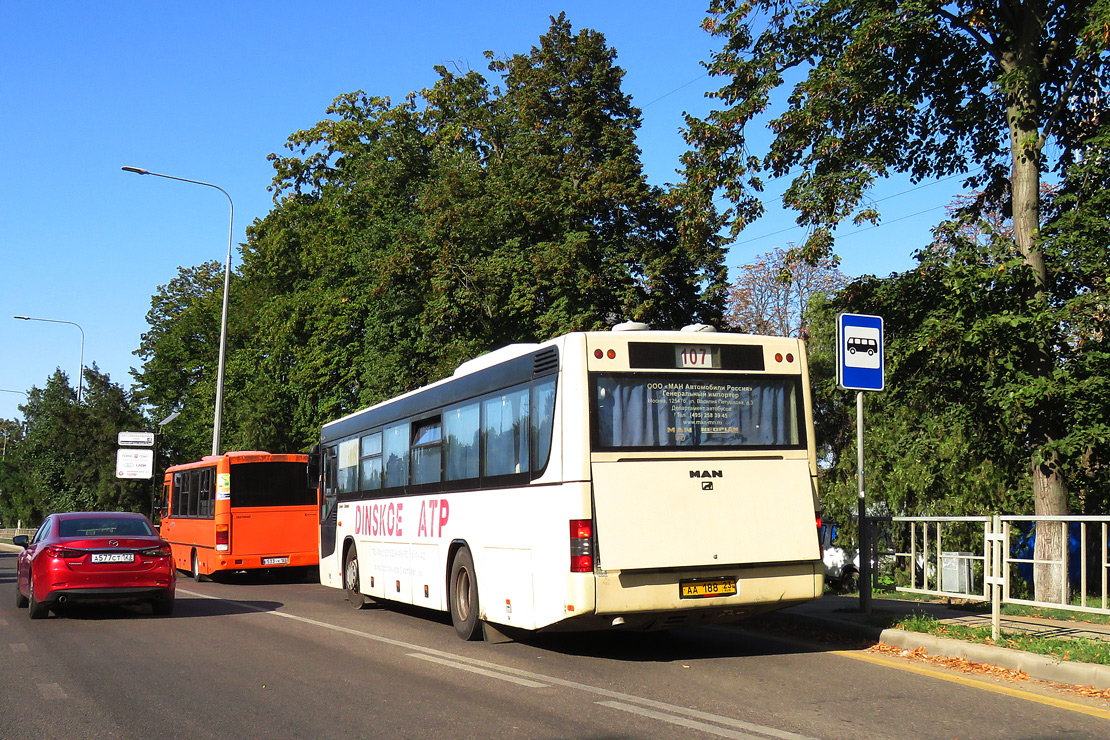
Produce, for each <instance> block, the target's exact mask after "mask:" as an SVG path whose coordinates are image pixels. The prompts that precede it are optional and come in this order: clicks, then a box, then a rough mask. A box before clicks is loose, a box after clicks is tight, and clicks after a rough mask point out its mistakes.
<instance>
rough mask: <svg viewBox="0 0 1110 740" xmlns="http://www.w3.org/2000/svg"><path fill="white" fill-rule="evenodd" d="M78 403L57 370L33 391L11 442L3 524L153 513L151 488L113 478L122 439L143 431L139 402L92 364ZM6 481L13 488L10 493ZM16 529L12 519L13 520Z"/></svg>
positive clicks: (2, 500) (2, 498) (0, 505)
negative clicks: (66, 514) (59, 516)
mask: <svg viewBox="0 0 1110 740" xmlns="http://www.w3.org/2000/svg"><path fill="white" fill-rule="evenodd" d="M84 381H85V390H84V393H83V394H82V399H81V402H80V403H78V402H77V391H76V389H75V388H72V387H71V386H70V385H69V382H68V379H67V378H66V376H65V374H64V373H62V372H61V371H60V370H59V371H57V372H55V373H54V374H53V375H52V376H51V377H50V378H48V379H47V382H46V385H45V387H43V388H32V389H31V392H30V393H29V394H28V398H27V403H26V404H25V405H23V406H21V407H20V409H21V410H22V411H23V415H24V424H23V425H22V431H21V433H20V435H19V436H18V439H17V442H16V444H14V445H12V444H11V443H10V442H9V446H8V448H7V454H6V455H5V466H4V469H5V470H8V466H9V465H14V466H17V468H18V471H19V472H18V475H16V476H11V477H9V476H5V477H4V487H3V488H2V489H0V493H2V495H0V508H2V509H3V511H4V518H5V521H9V520H20V521H22V522H23V523H24V525H27V524H30V523H37V522H38V521H40V520H41V519H42V517H44V516H45V515H47V514H52V513H54V512H58V511H95V510H109V511H114V510H122V511H148V510H149V506H150V494H151V488H150V485H151V484H150V482H149V481H136V480H124V479H120V478H117V477H116V449H117V435H118V434H119V432H121V431H134V430H141V429H144V428H145V424H146V422H145V420H144V419H143V416H142V414H141V412H140V409H139V406H138V404H137V402H136V401H135V400H134V399H133V398H132V397H131V396H130V395H129V394H128V393H127V392H126V391H125V390H124V389H123V388H122V387H121V386H119V385H118V384H116V383H113V382H111V379H110V378H109V377H108V375H106V374H104V373H101V372H100V371H99V370H98V369H97V368H96V365H95V364H94V365H93V366H92V367H88V368H85V374H84ZM9 482H11V483H14V484H15V485H13V486H12V487H10V488H9V486H8V484H9ZM12 523H14V521H12Z"/></svg>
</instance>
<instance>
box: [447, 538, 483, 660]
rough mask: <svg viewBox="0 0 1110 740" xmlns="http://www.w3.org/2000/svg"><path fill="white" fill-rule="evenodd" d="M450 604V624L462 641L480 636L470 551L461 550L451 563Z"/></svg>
mask: <svg viewBox="0 0 1110 740" xmlns="http://www.w3.org/2000/svg"><path fill="white" fill-rule="evenodd" d="M448 599H449V601H450V604H451V624H453V625H454V626H455V632H456V633H457V634H458V635H459V637H461V638H462V639H464V640H477V639H479V638H481V636H482V620H480V619H479V618H478V613H479V609H478V579H477V577H476V576H475V575H474V558H473V556H471V554H470V550H469V549H468V548H466V547H463V548H461V549H460V550H459V551H458V552H457V553H456V554H455V559H454V560H453V561H452V562H451V580H450V584H449V588H448Z"/></svg>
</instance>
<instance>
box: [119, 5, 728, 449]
mask: <svg viewBox="0 0 1110 740" xmlns="http://www.w3.org/2000/svg"><path fill="white" fill-rule="evenodd" d="M487 57H488V62H489V72H490V74H491V76H494V77H495V78H496V84H491V82H490V81H489V80H488V79H487V77H486V76H484V75H482V74H479V73H478V72H476V71H473V70H457V69H448V68H447V67H442V66H441V67H437V68H436V69H435V72H436V75H437V80H436V82H435V84H434V85H432V86H431V87H429V88H428V89H425V90H422V91H421V92H420V93H419V95H417V94H412V95H410V96H408V97H407V98H406V99H405V100H404V101H403V102H401V103H399V104H394V103H393V102H391V101H390V100H388V99H386V98H380V97H374V96H372V95H368V94H366V93H364V92H361V91H358V92H353V93H349V94H345V95H341V96H339V97H338V98H336V100H335V101H334V103H333V104H332V105H331V107H330V108H328V110H327V115H328V117H327V118H326V119H325V120H322V121H320V122H319V123H317V124H316V125H315V126H312V127H311V128H308V129H306V130H302V131H298V132H296V133H294V134H293V135H292V136H291V137H290V139H289V141H288V144H287V148H288V150H289V151H288V153H286V154H285V155H277V154H275V155H272V156H271V160H272V162H273V165H274V169H275V176H274V181H273V192H274V198H275V206H274V209H273V210H272V211H271V212H270V213H269V214H268V215H267V216H266V217H265V218H263V219H261V220H258V221H256V222H255V223H254V224H252V225H251V226H250V228H249V229H248V242H247V244H246V245H245V247H244V249H243V265H242V269H241V273H240V275H239V276H237V277H238V279H237V280H236V282H235V283H234V284H233V288H232V289H233V294H236V297H235V298H234V301H235V302H236V303H235V308H234V310H233V313H237V314H238V316H239V319H238V321H239V324H238V326H237V329H236V331H235V332H233V333H232V338H231V341H230V350H229V358H228V367H227V376H226V377H227V380H226V386H227V387H226V388H225V411H224V419H225V425H226V431H225V433H224V438H225V440H226V441H225V447H231V446H233V445H234V446H239V445H246V446H249V447H269V448H270V449H277V448H281V449H289V448H298V447H303V446H305V445H307V444H309V443H310V442H311V440H312V439H313V438H314V437H315V436H317V435H318V432H319V426H320V424H321V423H323V422H325V421H328V420H330V419H334V418H336V417H338V416H340V415H342V414H344V413H348V412H350V411H353V410H355V409H357V408H360V407H362V406H365V405H368V404H370V403H373V402H376V401H379V400H382V399H384V398H388V397H391V396H394V395H397V394H399V393H401V392H403V391H406V390H408V389H411V388H413V387H415V386H418V385H421V384H424V383H427V382H429V381H431V380H434V379H437V378H440V377H443V376H445V375H447V374H449V373H450V372H452V371H453V370H454V368H455V367H457V365H458V364H459V363H460V362H462V361H464V360H466V359H470V358H471V357H474V356H475V355H477V354H480V353H482V352H485V351H488V350H491V349H494V348H496V347H499V346H503V345H505V344H509V343H513V342H530V341H536V340H540V339H545V338H548V337H551V336H555V335H558V334H560V333H563V332H568V331H575V330H590V329H601V328H605V327H608V326H611V325H613V324H616V323H619V322H621V321H624V320H628V319H634V320H639V321H646V322H648V323H651V324H653V325H655V326H658V327H661V328H664V327H673V328H677V327H680V326H682V325H685V324H688V323H691V322H704V323H712V324H719V323H720V321H721V315H722V312H723V306H724V291H725V270H724V266H723V251H722V245H721V239H720V238H719V237H717V236H716V235H714V234H712V233H708V232H705V231H704V230H699V229H698V228H696V227H694V226H691V222H692V219H689V218H687V216H686V214H685V213H684V212H683V211H682V209H681V208H679V206H678V205H676V204H675V202H674V201H672V200H670V199H669V198H668V195H669V194H668V193H667V192H665V191H663V190H662V189H660V188H657V187H653V186H651V185H649V184H648V183H647V182H646V180H645V177H644V175H643V172H642V170H641V165H640V160H639V154H640V153H639V150H638V148H637V147H636V143H635V133H636V129H637V128H638V127H639V125H640V112H639V110H637V109H636V108H635V107H634V106H633V105H632V103H631V100H630V98H629V97H628V96H627V95H626V94H625V93H623V92H622V91H621V79H622V77H623V75H624V72H623V70H621V68H620V67H619V66H617V64H616V53H615V51H614V50H613V49H611V48H610V47H608V46H607V45H606V43H605V39H604V37H603V36H602V35H601V34H600V33H597V32H595V31H590V30H582V31H578V32H574V31H572V29H571V26H570V23H569V22H568V21H567V20H566V18H565V17H564V16H559V17H558V18H553V19H552V23H551V27H550V29H549V31H548V32H547V33H546V34H545V35H544V36H543V37H541V39H540V41H539V44H538V45H537V46H535V47H533V48H532V49H531V50H530V51H529V52H528V53H526V54H515V55H512V56H510V57H507V58H496V57H495V56H494V55H493V54H491V53H490V54H487ZM213 280H214V275H212V274H211V273H210V272H207V271H206V272H204V274H203V275H200V274H194V273H192V272H183V273H182V275H181V276H179V278H178V279H177V280H176V281H174V282H173V283H171V284H170V285H169V286H167V287H166V288H165V289H163V290H162V293H161V294H160V295H159V296H156V297H155V301H154V309H153V310H152V314H151V326H152V330H151V332H150V333H149V334H148V335H147V336H146V337H144V345H143V349H142V350H141V351H140V354H142V355H143V356H144V357H145V358H146V360H147V364H146V366H145V368H144V370H143V371H142V373H140V375H139V377H140V380H142V381H143V382H144V383H145V384H146V385H147V393H148V395H147V398H148V400H149V401H150V402H151V403H153V404H154V405H155V406H157V407H158V408H159V409H160V410H161V411H168V410H170V408H171V407H172V408H181V409H183V414H185V413H186V412H188V410H189V409H190V408H191V407H192V406H194V405H195V406H196V407H197V411H194V412H190V413H193V414H194V415H195V414H199V413H200V410H201V409H205V402H204V400H203V399H207V398H208V397H210V396H209V395H208V394H209V393H210V387H209V385H210V383H211V371H210V369H209V360H210V359H211V358H214V355H212V354H211V349H212V345H211V344H210V342H211V340H212V336H213V335H212V333H211V329H210V327H212V326H214V325H215V324H214V323H209V322H210V321H212V320H213V318H212V317H211V315H210V314H211V312H212V310H213V309H214V307H215V305H216V304H215V302H214V299H213V298H212V297H211V295H210V293H209V291H211V290H212V288H211V286H210V283H211V282H212V281H213ZM179 353H184V354H183V355H182V356H181V357H180V358H178V354H179ZM148 380H149V382H147V381H148ZM198 399H199V401H198ZM208 407H210V403H209V404H208ZM196 418H197V419H199V418H200V417H196ZM176 424H178V422H175V425H176ZM192 425H193V422H191V421H186V422H185V423H184V425H183V426H182V427H181V428H182V429H183V430H185V431H183V432H181V434H182V436H183V437H188V439H187V440H185V439H183V442H182V448H183V449H192V450H194V451H199V437H200V429H201V424H200V422H199V421H197V423H196V425H195V426H196V433H193V432H192V431H188V430H190V429H192ZM171 433H174V432H172V430H171V429H170V428H167V436H169V435H170V434H171Z"/></svg>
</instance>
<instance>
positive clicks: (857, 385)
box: [836, 313, 886, 391]
mask: <svg viewBox="0 0 1110 740" xmlns="http://www.w3.org/2000/svg"><path fill="white" fill-rule="evenodd" d="M884 370H885V367H884V360H883V318H882V317H881V316H865V315H862V314H855V313H842V314H838V315H837V317H836V385H837V387H838V388H843V389H845V390H850V391H881V390H882V389H883V388H884V386H885V382H886V378H885V374H884Z"/></svg>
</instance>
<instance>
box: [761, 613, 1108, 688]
mask: <svg viewBox="0 0 1110 740" xmlns="http://www.w3.org/2000/svg"><path fill="white" fill-rule="evenodd" d="M871 607H872V608H871V611H872V613H871V614H870V615H867V614H864V613H863V612H861V611H860V610H859V597H856V596H825V597H824V598H821V599H818V600H816V601H811V602H808V603H806V604H801V605H799V606H794V607H791V608H789V609H784V610H782V611H781V612H776V613H775V615H780V616H781V617H782V618H785V619H788V620H790V621H792V622H794V623H796V624H803V625H806V626H809V627H812V628H815V629H823V630H825V631H829V632H836V633H838V634H842V635H845V636H848V637H853V638H856V639H859V640H865V641H873V642H882V643H885V644H887V645H892V646H894V647H900V648H904V649H907V650H916V649H918V648H923V649H924V650H925V652H926V653H928V654H929V655H933V656H940V657H950V658H962V659H964V660H969V661H972V662H974V663H984V664H987V665H993V666H998V667H999V668H1007V669H1010V670H1017V671H1023V672H1025V673H1026V674H1028V675H1029V676H1030V677H1031V678H1035V679H1038V680H1041V681H1053V682H1056V683H1064V684H1071V685H1075V686H1091V687H1094V688H1096V689H1099V690H1106V689H1110V666H1105V665H1097V664H1093V663H1077V662H1074V661H1058V660H1054V659H1052V658H1049V657H1046V656H1043V655H1035V654H1033V653H1027V652H1024V651H1022V650H1011V649H1008V648H1002V647H996V646H994V645H980V644H978V643H972V642H964V641H962V640H954V639H950V638H943V637H934V636H933V635H927V634H924V633H921V632H908V631H906V630H900V629H893V628H889V627H888V628H884V627H882V626H879V625H882V624H889V623H892V622H898V621H901V620H902V619H904V618H906V617H909V616H912V615H914V614H921V615H928V616H931V617H934V618H936V619H937V620H938V621H941V622H947V623H950V624H958V625H962V626H965V627H987V628H989V627H990V625H991V617H990V614H978V613H975V612H970V611H961V610H959V609H958V608H953V607H950V606H948V605H947V604H943V603H933V602H926V601H910V600H900V599H876V598H873V599H872V600H871ZM773 616H774V615H772V617H773ZM1002 631H1003V632H1010V633H1014V632H1025V633H1037V634H1039V635H1041V636H1043V637H1049V638H1057V639H1074V638H1086V639H1090V640H1107V641H1110V625H1107V624H1095V623H1091V622H1067V621H1061V620H1056V619H1040V618H1037V617H1008V616H1003V617H1002Z"/></svg>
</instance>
